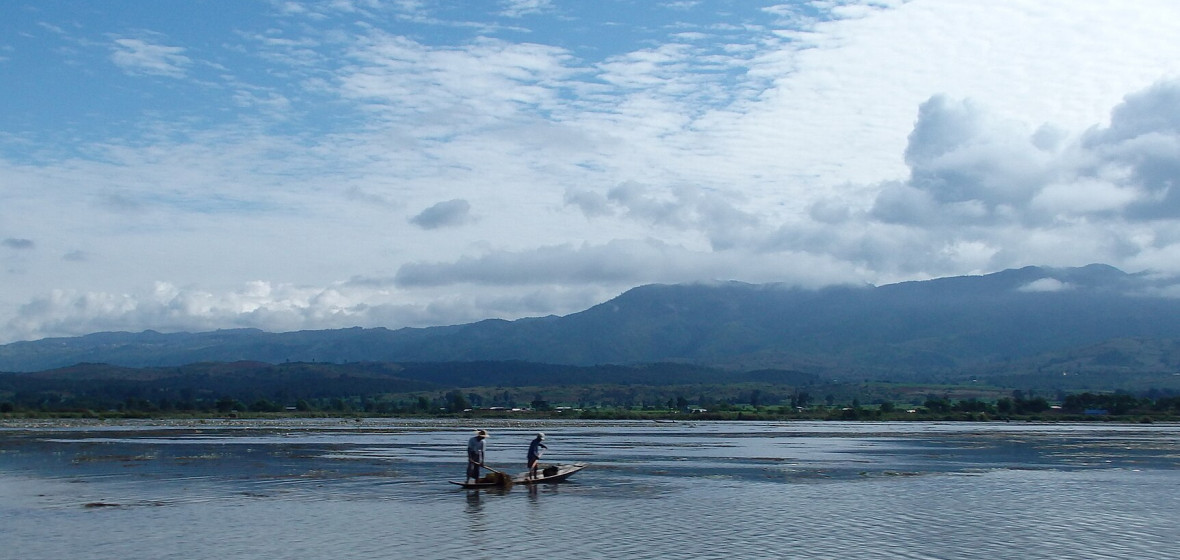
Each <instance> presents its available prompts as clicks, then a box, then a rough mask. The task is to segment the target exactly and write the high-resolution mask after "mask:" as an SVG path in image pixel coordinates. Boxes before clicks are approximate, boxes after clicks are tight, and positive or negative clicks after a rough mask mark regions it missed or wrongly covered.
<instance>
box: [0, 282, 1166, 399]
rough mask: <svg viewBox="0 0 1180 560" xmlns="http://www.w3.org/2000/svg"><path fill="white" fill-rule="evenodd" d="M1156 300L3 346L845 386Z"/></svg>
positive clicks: (599, 312)
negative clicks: (799, 380)
mask: <svg viewBox="0 0 1180 560" xmlns="http://www.w3.org/2000/svg"><path fill="white" fill-rule="evenodd" d="M1154 288H1156V286H1154V285H1153V284H1152V280H1151V279H1150V278H1148V277H1147V276H1144V275H1139V274H1127V273H1124V272H1122V271H1120V270H1118V269H1115V268H1112V267H1109V266H1105V265H1090V266H1086V267H1082V268H1060V269H1058V268H1040V267H1027V268H1022V269H1018V270H1006V271H1003V272H998V273H995V274H988V275H984V276H962V277H953V278H942V279H937V280H929V281H921V282H903V283H899V284H891V285H886V286H880V287H873V286H857V287H850V286H838V287H829V288H823V289H818V290H809V289H802V288H794V287H787V286H783V285H776V284H764V285H752V284H743V283H737V282H729V283H717V284H691V285H649V286H642V287H638V288H635V289H632V290H630V291H628V292H626V293H624V294H622V295H620V296H618V297H617V298H615V299H612V300H610V301H607V302H605V303H602V304H600V305H596V306H594V307H591V308H590V309H587V310H585V311H582V312H579V313H574V314H571V315H567V316H564V317H552V316H551V317H541V318H529V319H521V320H517V321H502V320H488V321H481V322H478V323H472V324H466V325H456V326H447V327H432V328H421V329H409V328H407V329H400V330H388V329H384V328H376V329H361V328H353V329H339V330H323V331H300V332H290V333H267V332H263V331H258V330H251V329H244V330H220V331H214V332H204V333H175V334H163V333H158V332H154V331H145V332H142V333H98V334H92V335H87V336H82V337H75V338H53V339H44V340H39V341H32V342H17V343H12V344H7V345H3V346H0V371H11V372H20V371H39V370H45V369H52V368H60V367H65V366H69V365H73V364H76V363H79V362H100V363H107V364H113V365H119V366H127V367H149V366H150V367H156V366H177V365H182V364H189V363H195V362H234V361H242V360H252V361H258V362H266V363H274V364H277V363H284V362H288V361H292V362H327V363H345V362H448V361H505V360H520V361H528V362H536V363H548V364H564V365H575V366H591V365H598V364H642V363H655V362H681V363H690V364H697V365H702V366H712V367H722V368H729V369H736V370H755V369H785V370H798V371H805V372H810V373H815V374H820V375H824V376H826V377H830V378H838V379H886V378H887V379H897V380H911V379H937V378H949V377H963V376H969V375H977V374H981V373H986V374H990V375H999V374H1011V373H1016V372H1018V370H1019V371H1037V370H1038V368H1043V367H1044V363H1045V362H1052V361H1053V360H1059V361H1060V359H1061V357H1062V356H1065V355H1069V354H1070V353H1074V354H1078V352H1079V351H1080V350H1079V349H1082V348H1086V347H1093V346H1095V345H1099V344H1103V343H1107V342H1109V341H1112V340H1120V339H1125V340H1129V339H1140V340H1166V339H1180V301H1178V300H1174V299H1169V298H1164V297H1159V296H1154V295H1151V294H1153V293H1155V292H1156V291H1157V290H1154ZM1148 346H1150V347H1152V348H1158V347H1163V346H1161V345H1160V344H1155V345H1148ZM1078 355H1081V354H1078ZM1111 356H1112V357H1110V359H1115V358H1113V356H1114V355H1113V354H1111ZM1127 359H1128V360H1135V359H1138V358H1134V357H1132V358H1127ZM1148 361H1149V362H1150V366H1151V367H1152V368H1156V369H1160V370H1167V369H1169V368H1170V369H1173V370H1180V353H1176V354H1170V353H1169V354H1167V355H1165V356H1161V355H1159V353H1158V352H1157V356H1156V357H1155V358H1152V359H1150V360H1148ZM1124 362H1126V360H1124ZM1087 363H1089V362H1087ZM1126 363H1130V362H1126ZM1145 367H1146V366H1145Z"/></svg>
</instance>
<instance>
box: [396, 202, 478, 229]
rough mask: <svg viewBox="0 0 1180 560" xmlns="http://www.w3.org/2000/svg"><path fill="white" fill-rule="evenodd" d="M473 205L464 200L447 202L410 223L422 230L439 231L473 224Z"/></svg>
mask: <svg viewBox="0 0 1180 560" xmlns="http://www.w3.org/2000/svg"><path fill="white" fill-rule="evenodd" d="M472 219H474V218H473V217H472V216H471V204H470V203H468V202H467V201H466V200H463V199H454V200H446V201H443V202H439V203H437V204H435V205H433V206H431V207H430V208H427V209H425V210H423V211H421V212H419V213H418V215H417V216H414V217H412V218H410V222H411V223H413V224H414V225H416V226H418V227H420V228H422V229H438V228H443V227H454V226H460V225H463V224H466V223H469V222H471V220H472Z"/></svg>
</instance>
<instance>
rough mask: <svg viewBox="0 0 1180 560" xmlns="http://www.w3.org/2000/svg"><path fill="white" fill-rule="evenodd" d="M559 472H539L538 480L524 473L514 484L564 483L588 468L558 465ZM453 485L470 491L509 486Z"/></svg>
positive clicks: (475, 483)
mask: <svg viewBox="0 0 1180 560" xmlns="http://www.w3.org/2000/svg"><path fill="white" fill-rule="evenodd" d="M556 466H557V471H556V472H553V471H550V474H548V475H546V474H544V471H537V478H532V477H530V476H529V473H527V472H523V473H520V474H518V475H516V476H514V477H512V482H513V483H514V484H547V483H551V482H562V481H564V480H565V479H567V478H569V477H570V476H572V475H573V474H574V473H576V472H578V471H580V470H582V469H584V468H586V464H585V463H573V464H570V465H556ZM447 482H450V483H451V484H454V485H457V486H462V487H463V488H467V489H469V490H479V489H492V488H506V487H507V486H506V485H504V484H501V483H499V482H456V481H454V480H449V481H447Z"/></svg>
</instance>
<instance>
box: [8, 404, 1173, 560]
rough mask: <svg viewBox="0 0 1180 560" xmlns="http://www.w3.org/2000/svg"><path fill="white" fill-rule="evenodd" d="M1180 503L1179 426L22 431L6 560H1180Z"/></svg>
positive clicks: (14, 461) (412, 425) (510, 424)
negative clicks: (542, 450)
mask: <svg viewBox="0 0 1180 560" xmlns="http://www.w3.org/2000/svg"><path fill="white" fill-rule="evenodd" d="M475 428H486V429H488V430H489V431H490V432H491V438H490V439H489V440H488V444H489V447H488V455H487V461H488V463H489V464H490V465H492V466H494V467H497V468H500V469H501V470H506V471H509V472H512V473H517V472H520V471H523V470H524V455H525V451H526V449H527V446H528V442H529V440H530V439H531V438H532V436H533V434H534V433H535V432H537V431H544V432H545V433H546V435H547V439H546V443H547V444H548V445H549V450H548V451H547V452H546V454H545V456H544V457H543V458H542V462H543V463H574V462H581V463H588V464H589V467H588V468H587V469H586V470H584V471H582V472H580V473H577V474H576V475H574V476H573V477H572V478H571V479H570V480H569V481H568V482H565V483H562V484H552V485H541V486H538V487H527V486H522V485H517V486H515V487H513V488H511V489H508V490H501V489H495V490H481V491H477V490H464V489H462V488H459V487H458V486H455V485H452V484H449V483H448V482H447V481H448V480H462V477H463V473H464V467H465V451H464V449H465V446H466V441H467V438H468V437H470V436H471V435H472V432H473V430H474V429H475ZM1177 488H1180V426H1178V425H1175V424H1134V425H1132V424H1111V423H1099V422H1095V423H1085V424H1037V423H1002V422H994V423H864V422H692V421H683V422H608V421H596V422H584V421H578V422H574V421H571V422H561V421H512V420H489V421H481V422H480V423H478V424H474V423H472V421H470V420H439V421H423V420H417V421H415V420H397V419H364V420H361V421H356V420H351V419H349V420H342V419H330V420H324V419H316V420H278V421H257V420H206V421H196V420H194V421H164V420H159V421H119V422H102V421H93V422H77V421H44V422H41V421H12V420H9V421H5V422H4V423H3V424H0V535H3V543H2V544H0V558H12V559H18V558H19V559H38V558H96V559H99V558H118V559H127V558H186V559H189V558H195V557H207V558H216V557H220V558H235V559H239V558H414V559H418V560H424V559H433V558H496V559H512V560H521V559H533V558H536V559H549V560H554V559H567V558H568V559H574V558H577V559H597V558H603V559H608V558H612V559H613V558H628V559H633V558H833V559H834V558H907V559H976V558H978V559H984V558H986V559H998V558H1013V559H1022V560H1031V559H1041V558H1045V559H1049V558H1052V559H1070V558H1077V559H1097V558H1103V559H1106V558H1127V559H1132V558H1135V559H1139V558H1148V557H1151V558H1180V538H1178V537H1180V529H1177V527H1180V491H1178V490H1177Z"/></svg>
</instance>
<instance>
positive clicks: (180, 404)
mask: <svg viewBox="0 0 1180 560" xmlns="http://www.w3.org/2000/svg"><path fill="white" fill-rule="evenodd" d="M915 389H916V386H913V385H905V384H891V383H877V384H867V383H860V384H857V383H847V384H841V383H834V382H829V383H821V382H820V381H819V379H818V377H817V376H815V375H811V374H806V373H801V372H795V371H787V370H759V371H750V372H733V371H721V370H713V369H709V368H702V367H700V366H692V365H679V364H649V365H640V366H613V365H612V366H600V367H575V366H557V365H550V364H532V363H526V362H455V363H422V364H418V363H411V364H391V363H360V364H320V363H285V364H265V363H256V362H239V363H207V364H192V365H188V366H183V367H170V368H118V367H114V366H106V365H101V364H80V365H78V366H75V367H73V368H66V369H63V370H53V371H49V372H39V373H32V374H0V413H6V414H40V415H102V414H111V415H125V416H152V415H186V414H192V415H219V414H220V415H225V414H295V415H374V416H381V415H390V416H397V415H461V414H497V413H500V412H505V413H507V412H511V411H514V410H515V411H520V410H528V411H531V412H532V413H538V414H542V413H554V414H556V413H560V414H566V415H571V414H574V413H577V414H580V415H583V416H584V417H611V416H612V415H614V416H623V417H625V416H626V415H628V414H632V413H634V414H640V415H643V414H647V415H674V414H696V415H699V416H700V417H702V418H705V417H709V418H713V417H716V418H736V417H738V416H739V415H740V417H741V418H743V419H744V418H836V419H853V420H855V419H866V420H868V419H911V418H914V419H916V418H948V419H993V418H1011V417H1033V416H1037V415H1057V417H1066V416H1073V417H1119V416H1134V415H1138V416H1145V417H1153V418H1159V417H1168V416H1175V415H1178V414H1180V395H1177V394H1176V393H1175V392H1174V391H1169V390H1159V389H1152V390H1149V391H1146V392H1144V393H1142V394H1137V395H1136V394H1130V393H1126V392H1115V393H1097V392H1082V393H1070V394H1066V393H1058V394H1056V395H1054V398H1053V400H1052V401H1050V400H1049V399H1048V398H1046V397H1043V396H1036V395H1033V394H1032V393H1031V392H1029V393H1026V392H1024V391H1019V390H1017V391H1012V390H1001V389H998V388H997V389H994V390H991V391H990V392H987V391H983V390H981V389H980V388H979V387H978V386H969V387H968V386H964V387H962V388H961V390H962V392H970V393H973V394H976V395H978V394H986V395H987V396H970V397H963V398H954V397H953V395H954V394H955V392H956V391H959V390H960V388H956V387H954V386H941V389H940V390H939V391H937V392H929V393H927V394H925V395H920V396H915V394H914V390H915Z"/></svg>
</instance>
